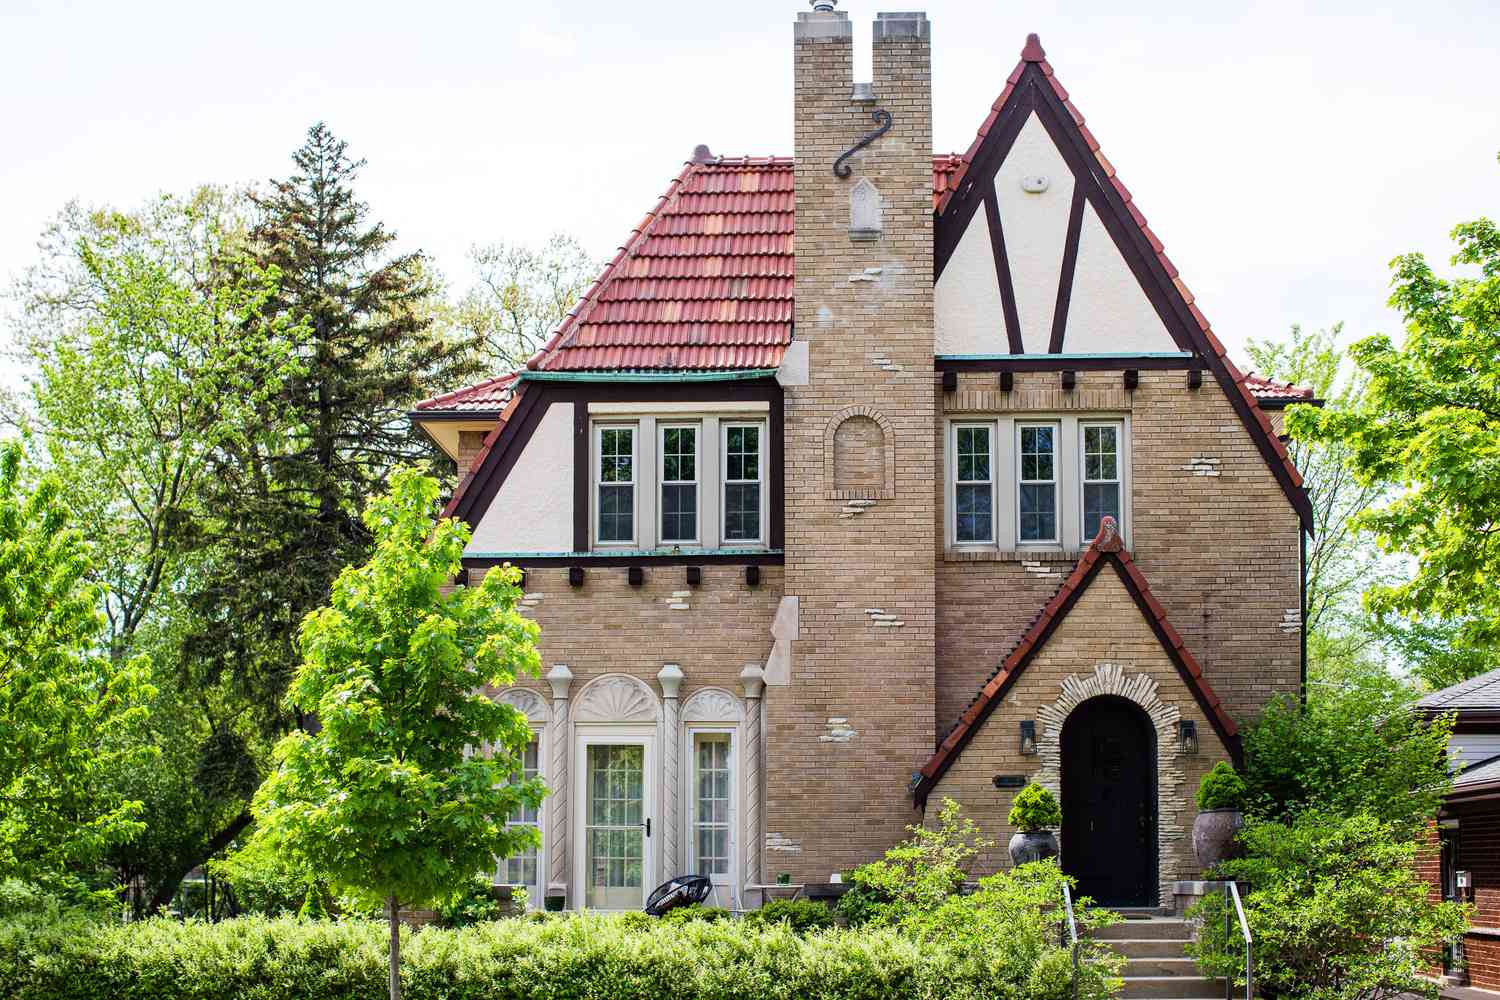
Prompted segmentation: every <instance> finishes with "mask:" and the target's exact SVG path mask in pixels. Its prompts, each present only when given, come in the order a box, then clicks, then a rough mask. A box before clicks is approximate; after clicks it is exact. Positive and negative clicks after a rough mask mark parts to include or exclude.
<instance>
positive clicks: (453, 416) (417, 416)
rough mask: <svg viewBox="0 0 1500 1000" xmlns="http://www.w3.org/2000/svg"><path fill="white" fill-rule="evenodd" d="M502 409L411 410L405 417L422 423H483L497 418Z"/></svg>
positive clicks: (413, 421)
mask: <svg viewBox="0 0 1500 1000" xmlns="http://www.w3.org/2000/svg"><path fill="white" fill-rule="evenodd" d="M503 412H504V411H503V410H412V411H410V412H409V413H407V414H406V419H408V420H410V421H411V422H412V423H422V422H423V421H425V420H433V421H438V420H472V421H474V422H475V423H483V422H484V421H486V420H499V419H500V414H501V413H503Z"/></svg>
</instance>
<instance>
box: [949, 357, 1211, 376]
mask: <svg viewBox="0 0 1500 1000" xmlns="http://www.w3.org/2000/svg"><path fill="white" fill-rule="evenodd" d="M1202 366H1203V361H1202V360H1201V359H1199V358H1153V357H1131V356H1129V355H1121V356H1120V357H1115V358H1111V357H1098V358H1090V357H1086V356H1083V355H1058V356H1057V357H1055V358H1047V357H1039V356H1037V355H1031V356H1030V357H1019V358H1005V357H996V358H951V357H950V358H944V357H938V358H936V359H934V361H933V368H934V369H936V370H937V371H940V372H1060V371H1064V370H1066V371H1079V372H1117V371H1126V370H1128V369H1141V370H1149V371H1178V370H1182V369H1187V368H1194V367H1199V368H1201V367H1202Z"/></svg>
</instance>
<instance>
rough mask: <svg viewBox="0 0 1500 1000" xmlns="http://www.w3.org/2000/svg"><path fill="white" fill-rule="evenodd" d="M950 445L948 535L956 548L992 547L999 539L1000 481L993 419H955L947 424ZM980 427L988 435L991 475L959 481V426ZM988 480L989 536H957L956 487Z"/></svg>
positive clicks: (980, 483)
mask: <svg viewBox="0 0 1500 1000" xmlns="http://www.w3.org/2000/svg"><path fill="white" fill-rule="evenodd" d="M949 427H950V430H949V449H950V454H951V455H952V460H951V461H950V462H949V463H948V485H949V491H948V492H949V496H950V498H951V499H950V500H949V503H948V510H949V517H948V532H949V535H948V537H949V538H951V539H952V540H953V544H954V546H955V547H958V548H964V549H967V548H994V547H995V544H996V542H997V541H998V540H999V507H1000V504H999V483H998V481H997V477H996V475H995V472H996V469H997V468H999V462H998V459H999V457H1000V456H999V434H998V433H997V430H998V428H997V427H996V424H995V421H993V420H955V421H953V423H952V424H950V425H949ZM969 429H976V430H983V431H984V432H985V433H986V434H988V435H989V439H990V476H989V479H987V480H979V479H966V480H963V481H962V482H961V481H960V480H959V478H958V435H959V432H960V431H962V430H969ZM985 484H987V485H988V486H989V488H990V537H989V538H988V539H968V540H963V539H960V538H959V537H958V488H959V487H960V486H979V485H985Z"/></svg>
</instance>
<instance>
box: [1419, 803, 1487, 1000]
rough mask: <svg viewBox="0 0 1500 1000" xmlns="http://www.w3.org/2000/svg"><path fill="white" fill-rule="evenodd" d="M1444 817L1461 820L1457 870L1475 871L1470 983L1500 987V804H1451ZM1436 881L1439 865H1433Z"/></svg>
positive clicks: (1467, 947)
mask: <svg viewBox="0 0 1500 1000" xmlns="http://www.w3.org/2000/svg"><path fill="white" fill-rule="evenodd" d="M1443 814H1444V816H1449V817H1453V818H1456V819H1457V820H1458V869H1459V870H1460V871H1464V870H1467V871H1469V872H1471V873H1472V874H1473V877H1474V890H1473V896H1472V900H1471V901H1472V902H1473V904H1474V917H1473V927H1474V928H1475V930H1476V932H1477V933H1470V934H1466V935H1464V957H1465V959H1466V961H1467V962H1468V971H1469V984H1470V985H1471V986H1477V987H1479V988H1481V989H1489V990H1500V803H1497V802H1494V801H1490V802H1478V803H1474V804H1471V805H1460V806H1455V807H1449V808H1447V809H1445V810H1444V813H1443ZM1430 871H1431V874H1432V879H1431V881H1433V882H1434V883H1436V873H1437V866H1436V864H1432V865H1431V866H1430Z"/></svg>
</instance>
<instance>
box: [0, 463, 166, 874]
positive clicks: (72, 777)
mask: <svg viewBox="0 0 1500 1000" xmlns="http://www.w3.org/2000/svg"><path fill="white" fill-rule="evenodd" d="M61 490H62V485H61V483H60V482H59V481H58V480H57V479H56V478H55V477H51V476H44V477H42V478H41V479H40V480H38V481H37V482H36V483H35V484H28V483H27V482H26V481H25V467H24V464H23V450H22V446H21V444H20V442H18V441H11V442H8V443H6V444H4V445H3V446H0V878H22V879H26V880H31V881H38V882H44V883H60V884H66V883H73V884H75V885H76V884H77V883H78V882H79V881H80V880H82V879H84V878H85V877H86V875H87V873H88V870H89V869H90V868H91V867H92V866H93V865H94V864H95V863H96V862H97V861H98V859H99V857H100V855H101V854H102V853H103V852H104V851H105V850H106V849H107V848H108V847H109V846H110V845H111V844H114V843H116V842H118V841H120V840H122V839H124V838H127V837H129V836H130V835H131V834H132V833H134V832H136V831H137V830H138V829H139V822H138V820H137V818H136V817H137V816H138V814H139V813H140V809H141V806H140V803H139V802H133V801H129V800H124V799H121V798H119V797H117V796H114V795H111V794H109V791H108V789H107V787H105V783H104V782H103V781H102V780H101V779H102V778H103V777H104V776H105V775H107V774H109V773H110V772H111V770H112V769H113V768H115V767H118V766H121V765H123V764H126V763H133V764H136V765H142V764H143V763H145V761H144V758H145V757H146V756H147V754H145V753H144V752H143V750H142V748H140V747H139V746H138V745H134V744H130V743H126V744H125V749H123V750H116V749H114V748H113V747H114V743H115V741H114V739H113V738H114V737H115V736H117V735H118V734H119V733H120V732H122V731H124V730H128V729H129V728H130V727H131V726H134V725H137V724H139V722H140V721H141V718H142V715H143V713H144V709H143V708H142V702H143V700H144V699H145V698H148V697H149V696H150V694H151V691H150V687H149V685H148V684H147V682H146V675H147V671H148V664H147V663H145V662H144V661H142V660H139V659H136V660H132V661H130V662H128V663H124V664H120V663H116V662H115V661H113V660H111V659H110V658H109V657H108V656H107V655H104V647H105V639H104V635H103V633H104V622H103V617H102V615H101V614H100V611H99V608H100V606H101V597H100V594H99V588H98V585H97V584H94V583H91V582H89V575H90V571H91V564H90V556H89V552H88V549H87V547H86V546H85V544H84V541H83V539H82V537H81V536H80V534H79V533H78V531H77V530H76V529H73V528H70V527H68V524H67V520H68V515H67V509H66V507H65V506H64V505H63V503H62V501H61V497H60V492H61Z"/></svg>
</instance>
